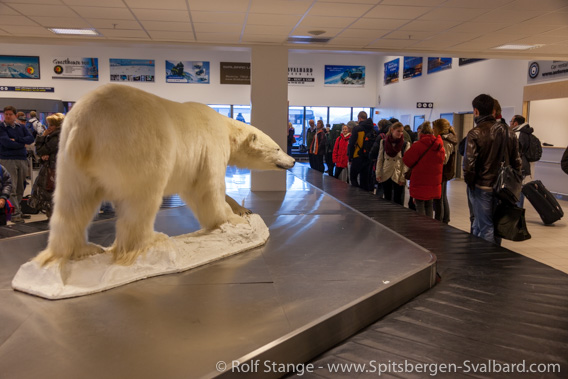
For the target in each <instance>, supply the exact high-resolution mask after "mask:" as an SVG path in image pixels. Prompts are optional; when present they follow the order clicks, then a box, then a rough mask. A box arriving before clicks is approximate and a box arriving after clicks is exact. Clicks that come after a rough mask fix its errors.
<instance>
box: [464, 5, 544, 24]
mask: <svg viewBox="0 0 568 379" xmlns="http://www.w3.org/2000/svg"><path fill="white" fill-rule="evenodd" d="M543 14H546V12H536V11H516V10H514V11H511V10H507V11H504V10H501V9H499V10H495V11H491V12H489V13H486V14H484V15H481V16H479V17H477V18H474V19H473V20H471V21H473V22H477V21H479V22H489V23H492V22H494V23H498V22H506V23H507V24H511V23H518V22H523V21H526V20H529V19H531V18H535V17H538V16H542V15H543Z"/></svg>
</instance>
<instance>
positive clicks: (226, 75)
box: [220, 62, 250, 84]
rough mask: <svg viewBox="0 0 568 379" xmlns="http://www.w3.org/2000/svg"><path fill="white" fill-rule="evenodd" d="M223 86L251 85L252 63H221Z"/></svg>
mask: <svg viewBox="0 0 568 379" xmlns="http://www.w3.org/2000/svg"><path fill="white" fill-rule="evenodd" d="M220 72H221V84H250V62H221V70H220Z"/></svg>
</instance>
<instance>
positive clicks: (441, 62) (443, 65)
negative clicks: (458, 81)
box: [428, 57, 452, 74]
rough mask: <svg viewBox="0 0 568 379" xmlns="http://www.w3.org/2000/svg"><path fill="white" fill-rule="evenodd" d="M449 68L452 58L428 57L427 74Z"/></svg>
mask: <svg viewBox="0 0 568 379" xmlns="http://www.w3.org/2000/svg"><path fill="white" fill-rule="evenodd" d="M450 68H452V58H440V57H428V74H433V73H434V72H438V71H444V70H449V69H450Z"/></svg>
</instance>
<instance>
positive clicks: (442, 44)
mask: <svg viewBox="0 0 568 379" xmlns="http://www.w3.org/2000/svg"><path fill="white" fill-rule="evenodd" d="M455 44H456V43H455V42H453V41H433V40H425V41H418V42H417V43H415V44H414V45H412V46H409V48H410V49H417V50H420V49H428V50H435V49H440V50H443V49H447V48H448V47H450V46H453V45H455Z"/></svg>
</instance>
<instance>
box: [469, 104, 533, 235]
mask: <svg viewBox="0 0 568 379" xmlns="http://www.w3.org/2000/svg"><path fill="white" fill-rule="evenodd" d="M493 105H494V100H493V98H492V97H491V96H489V95H485V94H482V95H479V96H477V97H476V98H475V99H473V102H472V106H473V115H474V117H475V119H474V120H475V123H476V124H477V126H476V127H475V128H473V129H471V130H470V131H469V133H468V134H467V145H466V154H465V157H464V180H465V182H466V183H467V194H468V197H469V199H470V201H471V204H472V207H473V213H474V216H475V219H474V221H473V226H472V233H473V235H475V236H478V237H481V238H483V239H485V240H487V241H490V242H496V243H497V244H499V243H500V238H495V236H494V228H493V213H494V206H495V203H496V199H495V197H494V195H493V185H494V184H495V182H496V181H497V176H498V174H499V168H500V167H501V154H502V151H503V146H504V144H505V143H507V149H506V150H505V151H507V154H508V156H507V157H505V159H506V160H507V161H508V162H509V164H510V165H511V167H512V168H513V169H515V170H518V171H519V172H520V170H521V166H522V163H521V158H520V156H519V149H518V143H517V137H516V136H515V134H514V133H510V132H509V129H508V128H507V126H506V125H505V124H503V123H500V122H497V121H496V120H495V117H494V116H493Z"/></svg>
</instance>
